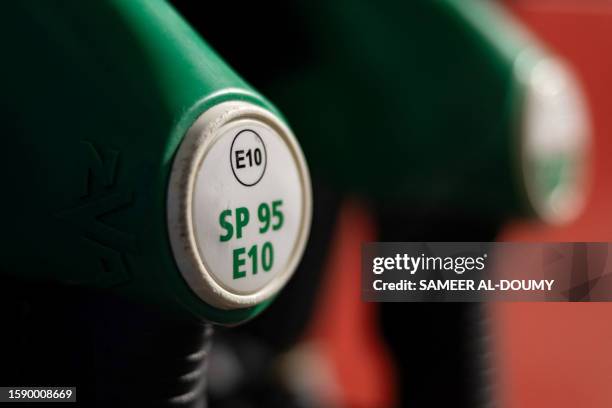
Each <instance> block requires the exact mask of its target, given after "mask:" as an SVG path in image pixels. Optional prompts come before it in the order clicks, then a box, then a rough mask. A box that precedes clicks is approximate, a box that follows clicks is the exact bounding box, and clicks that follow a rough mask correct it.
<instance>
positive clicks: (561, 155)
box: [520, 58, 591, 223]
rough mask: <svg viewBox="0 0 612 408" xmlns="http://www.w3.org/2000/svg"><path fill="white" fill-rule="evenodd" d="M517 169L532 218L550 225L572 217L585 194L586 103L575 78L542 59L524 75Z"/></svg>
mask: <svg viewBox="0 0 612 408" xmlns="http://www.w3.org/2000/svg"><path fill="white" fill-rule="evenodd" d="M522 80H523V83H524V87H525V99H524V106H523V108H522V123H521V146H520V154H521V166H522V173H523V178H524V180H523V181H524V185H525V188H526V191H527V196H528V199H529V201H530V204H531V206H532V208H533V209H534V210H535V212H536V214H538V215H539V216H540V218H542V219H543V220H545V221H547V222H550V223H563V222H567V221H570V220H572V219H573V218H575V217H576V216H577V215H578V214H579V212H580V210H581V209H582V207H583V205H584V201H585V195H586V184H587V183H586V168H587V161H588V153H589V150H590V140H591V130H590V123H589V118H588V114H587V108H586V102H585V99H584V96H583V94H582V92H581V89H580V86H579V84H578V82H577V80H576V79H575V77H574V75H573V74H572V73H571V71H569V69H568V68H567V67H566V66H565V65H564V64H563V63H562V62H560V61H559V60H557V59H554V58H545V59H540V60H538V62H537V63H535V64H531V65H529V69H528V70H526V71H524V72H523V75H522Z"/></svg>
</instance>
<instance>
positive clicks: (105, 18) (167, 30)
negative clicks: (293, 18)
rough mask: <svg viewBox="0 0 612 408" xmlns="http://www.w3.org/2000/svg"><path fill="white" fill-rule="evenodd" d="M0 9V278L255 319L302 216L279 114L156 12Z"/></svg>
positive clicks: (176, 22)
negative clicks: (74, 287) (0, 234)
mask: <svg viewBox="0 0 612 408" xmlns="http://www.w3.org/2000/svg"><path fill="white" fill-rule="evenodd" d="M1 8H2V13H0V22H1V24H0V26H1V27H2V28H0V35H1V37H2V43H3V55H4V58H3V63H2V67H1V68H0V73H1V74H2V80H1V81H2V89H3V97H2V113H1V115H2V116H1V117H2V124H3V135H4V138H3V147H4V149H3V151H4V157H3V160H2V167H1V169H2V172H3V174H4V188H3V194H4V195H3V200H2V205H1V208H2V211H3V214H4V220H3V222H2V225H3V232H4V234H3V240H2V254H1V257H0V259H1V264H0V270H2V272H3V273H10V274H13V275H17V276H19V277H23V278H27V279H32V280H52V281H58V282H62V283H66V284H74V285H82V286H86V287H94V288H100V289H104V290H109V291H112V292H113V293H118V294H121V295H125V296H128V297H130V298H133V299H138V300H139V301H143V302H146V303H150V304H154V305H157V306H159V307H160V310H164V311H167V312H169V313H174V314H176V315H180V316H191V317H195V318H197V319H203V320H206V321H210V322H216V323H221V324H236V323H239V322H241V321H244V320H246V319H249V318H251V317H253V316H255V315H256V314H258V313H259V312H260V311H261V310H263V309H264V308H265V307H266V306H267V305H268V304H269V303H270V302H271V300H272V299H273V298H274V296H275V295H276V294H277V293H278V292H279V291H280V290H281V289H282V288H283V286H284V285H285V284H286V282H287V281H288V279H289V278H290V277H291V275H292V273H293V271H294V270H295V268H296V265H297V263H298V261H299V259H300V257H301V254H302V252H303V249H304V245H305V241H306V238H307V235H308V231H309V225H310V211H311V196H310V195H311V193H310V180H309V174H308V170H307V167H306V164H305V161H304V158H303V156H302V153H301V150H300V147H299V146H298V144H297V143H296V141H295V138H294V136H293V134H292V132H291V130H290V129H289V128H288V126H287V125H286V123H285V121H284V120H283V118H282V117H281V115H280V113H279V112H278V111H277V110H276V108H275V107H273V106H272V105H271V104H270V103H269V102H268V101H267V100H266V99H265V98H263V97H262V96H261V95H260V94H259V93H257V92H256V91H255V90H254V89H252V88H251V87H250V86H249V85H248V84H246V83H245V82H244V81H243V80H242V79H241V78H240V77H239V76H238V75H237V74H236V73H235V72H234V71H233V70H232V69H231V68H229V67H228V65H226V63H225V62H224V61H223V60H222V58H221V57H219V56H218V55H217V54H216V53H215V52H214V51H213V50H212V49H211V48H210V47H209V46H208V45H207V44H206V43H205V42H204V41H203V40H202V39H201V38H200V37H199V36H198V35H197V34H196V33H195V32H194V31H193V30H192V29H191V28H190V27H189V25H188V24H187V23H186V22H185V21H184V20H183V19H182V18H181V16H179V15H178V14H177V13H176V12H175V11H174V9H173V8H172V7H171V6H169V5H168V4H167V3H166V2H164V1H161V0H134V1H122V0H111V1H100V2H98V1H95V2H79V1H73V2H47V1H24V2H12V3H7V4H4V5H3V6H1Z"/></svg>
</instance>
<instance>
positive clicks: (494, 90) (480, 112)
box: [265, 0, 546, 217]
mask: <svg viewBox="0 0 612 408" xmlns="http://www.w3.org/2000/svg"><path fill="white" fill-rule="evenodd" d="M300 4H301V13H302V15H304V16H306V17H305V19H306V21H307V24H306V26H307V27H306V30H307V31H308V36H309V37H310V38H311V39H312V44H310V48H312V50H311V52H312V54H313V55H314V58H313V59H312V63H311V64H310V65H306V66H304V67H302V69H301V70H299V71H297V72H296V73H295V75H294V76H292V77H291V76H286V77H283V78H278V80H277V81H276V82H275V83H274V84H273V85H272V86H271V87H270V88H268V89H265V92H266V95H268V96H269V97H270V98H271V99H272V100H273V101H274V102H275V103H277V104H278V105H279V106H282V109H283V112H284V114H286V115H287V117H289V118H291V122H292V126H293V128H294V130H295V131H296V134H298V135H299V138H300V142H301V145H302V148H303V149H304V152H305V154H306V156H307V157H308V158H309V162H310V165H311V169H312V173H313V176H315V177H317V176H318V177H319V178H322V177H324V178H328V179H329V178H331V182H333V183H334V184H335V186H336V187H337V188H341V189H343V190H345V191H346V192H349V193H357V194H361V195H363V196H365V197H368V198H369V199H375V200H379V201H382V202H385V203H396V204H399V205H405V206H407V207H411V208H420V207H429V206H431V205H435V206H437V207H440V208H456V209H457V210H458V211H471V212H475V213H480V214H488V215H489V216H493V217H511V216H517V215H521V216H522V215H528V216H529V215H532V214H533V212H532V209H531V207H530V206H529V205H528V202H527V198H526V193H525V191H524V187H523V183H522V180H521V177H522V174H521V168H520V165H519V157H518V151H519V145H518V139H519V129H518V126H519V120H518V119H519V117H520V114H521V107H522V106H523V104H522V100H523V97H524V95H523V92H524V88H523V85H522V84H521V83H520V81H519V80H518V77H517V72H516V66H515V63H516V61H517V58H518V57H519V56H520V55H525V54H523V53H525V52H527V53H529V54H530V55H531V56H532V58H531V60H530V61H529V63H536V62H538V61H539V60H540V59H541V58H542V57H543V56H545V55H546V52H545V51H544V50H543V49H542V47H541V46H540V45H539V44H538V43H537V42H536V41H535V40H534V39H532V38H530V37H529V36H528V35H527V34H526V33H525V32H524V31H523V29H522V27H521V26H520V25H519V24H517V23H516V22H514V21H513V20H512V19H511V18H510V16H509V15H508V13H506V12H505V11H504V10H503V9H501V8H500V7H499V6H498V5H496V4H495V2H493V1H486V0H484V1H482V0H410V1H398V0H381V1H370V0H335V1H326V0H313V1H302V2H300ZM528 59H529V58H528ZM313 106H316V109H313V108H312V107H313Z"/></svg>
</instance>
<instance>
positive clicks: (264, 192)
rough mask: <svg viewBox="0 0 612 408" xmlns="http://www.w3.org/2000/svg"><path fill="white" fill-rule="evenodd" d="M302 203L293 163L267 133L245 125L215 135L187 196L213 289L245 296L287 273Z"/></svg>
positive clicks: (290, 155) (280, 142) (262, 126)
mask: <svg viewBox="0 0 612 408" xmlns="http://www.w3.org/2000/svg"><path fill="white" fill-rule="evenodd" d="M303 203H304V197H303V188H302V180H301V179H300V169H299V167H298V164H297V160H296V158H295V157H294V155H293V153H292V151H291V149H290V147H289V146H288V145H287V143H286V142H285V141H284V139H283V138H282V137H281V136H280V135H279V134H278V133H277V132H276V131H275V130H274V129H272V128H271V127H269V126H268V125H267V124H265V123H263V122H260V121H257V120H252V119H240V120H235V121H232V122H230V123H228V124H226V125H224V126H222V127H221V128H220V129H218V130H217V132H216V135H215V140H214V142H213V144H212V145H211V146H210V147H209V148H208V150H207V152H206V153H205V155H204V157H203V159H202V162H201V164H200V167H199V169H198V170H197V174H196V178H195V185H194V191H193V197H192V220H193V227H194V235H195V241H196V243H197V247H198V248H197V250H198V252H199V254H200V257H201V259H202V262H203V264H204V265H205V267H206V270H207V271H208V273H209V274H210V275H211V276H212V277H213V279H214V280H215V281H216V282H217V284H219V286H221V287H223V288H224V289H225V290H227V291H228V292H231V293H233V294H236V295H251V294H254V293H257V292H258V291H259V290H261V289H262V288H264V287H265V286H266V285H267V284H269V283H270V282H271V281H272V280H273V279H274V278H275V277H276V276H277V275H278V274H280V273H282V272H283V271H284V270H286V269H287V267H288V263H289V262H290V260H291V259H292V257H293V256H295V253H294V252H295V251H296V244H297V242H298V240H299V235H300V228H301V222H302V221H303V215H304V208H303V205H304V204H303Z"/></svg>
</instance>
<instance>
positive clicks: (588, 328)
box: [308, 0, 612, 408]
mask: <svg viewBox="0 0 612 408" xmlns="http://www.w3.org/2000/svg"><path fill="white" fill-rule="evenodd" d="M506 5H507V6H508V7H509V8H510V9H511V11H512V12H513V13H514V14H515V15H516V16H517V17H518V18H519V19H520V20H522V21H523V22H524V23H525V24H526V25H527V26H528V27H530V28H531V29H532V31H534V32H535V33H536V34H537V35H538V36H539V37H540V38H541V39H542V40H544V42H545V43H547V44H548V45H549V46H550V47H551V48H552V49H553V50H554V51H556V52H557V53H558V54H559V55H561V56H562V57H564V58H565V59H566V60H567V61H568V62H569V64H570V65H571V66H572V67H573V68H574V70H575V72H576V74H577V75H578V77H579V78H580V79H581V80H582V81H583V85H584V88H585V91H586V97H587V100H588V103H589V105H590V111H591V114H592V122H593V129H594V157H593V165H594V168H593V170H594V172H593V175H594V179H593V184H592V190H591V193H590V197H589V200H588V204H587V207H586V211H585V213H584V214H583V216H582V217H580V219H578V220H577V221H576V222H574V223H573V224H571V225H568V226H565V227H557V228H553V227H544V226H541V225H535V224H532V225H529V224H515V225H509V226H508V228H507V229H506V231H504V233H503V234H502V236H501V237H500V239H501V240H511V241H540V242H543V241H612V214H610V211H609V209H612V141H611V140H610V134H611V132H612V115H611V113H612V3H610V2H607V1H605V0H592V1H588V0H582V1H580V0H574V1H570V0H525V1H507V2H506ZM375 239H376V233H375V225H374V223H373V221H372V220H371V218H370V217H369V215H368V213H367V211H366V210H365V209H364V208H362V207H360V206H359V205H358V204H355V203H348V204H347V205H346V207H345V209H344V211H343V213H342V215H341V218H340V221H339V224H338V231H337V232H336V237H335V240H334V242H335V244H334V245H335V247H334V248H333V256H332V257H331V259H330V261H329V265H328V272H329V273H328V274H327V282H326V287H325V290H323V291H322V292H321V301H320V305H319V312H318V317H317V319H315V322H314V324H313V326H312V329H311V331H310V334H309V336H308V340H309V341H311V342H315V343H317V344H318V345H319V346H320V349H321V350H322V353H323V354H324V356H325V357H326V358H327V359H328V360H329V362H330V365H331V367H332V370H333V372H334V375H335V376H336V377H337V381H338V383H339V385H340V389H341V392H340V395H336V396H335V397H334V398H333V400H334V402H335V403H341V405H346V406H350V407H385V406H391V405H392V404H393V386H392V384H393V381H392V378H393V377H392V372H393V370H392V362H391V361H390V360H389V358H388V356H387V355H386V353H385V350H384V348H383V347H382V346H381V344H380V342H379V340H378V338H377V336H376V322H375V321H374V316H375V310H374V308H375V307H376V306H375V305H374V304H364V303H362V302H361V300H360V298H359V296H360V295H359V280H358V279H355V277H356V276H359V267H360V265H359V253H360V248H361V242H363V241H371V240H375ZM491 312H492V314H493V319H492V320H493V322H494V326H493V327H494V339H495V343H494V347H495V349H494V354H495V356H496V358H497V367H496V370H495V372H496V373H497V374H496V375H497V378H496V384H495V388H494V389H495V390H496V391H497V396H498V398H499V399H500V402H501V403H502V406H504V407H508V408H524V407H527V408H530V407H538V408H540V407H555V408H565V407H568V408H569V407H572V408H574V407H589V408H609V407H612V304H608V303H599V304H598V303H588V304H568V303H540V304H535V303H515V304H495V305H492V306H491ZM355 356H359V358H356V357H355Z"/></svg>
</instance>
